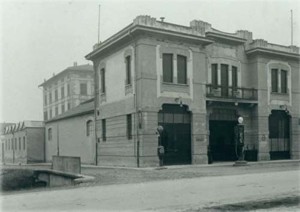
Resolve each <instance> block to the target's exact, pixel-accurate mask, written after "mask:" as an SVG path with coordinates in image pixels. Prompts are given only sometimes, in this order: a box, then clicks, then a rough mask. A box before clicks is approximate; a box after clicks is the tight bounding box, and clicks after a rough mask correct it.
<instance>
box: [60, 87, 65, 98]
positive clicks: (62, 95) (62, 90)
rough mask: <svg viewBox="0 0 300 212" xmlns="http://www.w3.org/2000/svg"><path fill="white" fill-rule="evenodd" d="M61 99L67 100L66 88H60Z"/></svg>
mask: <svg viewBox="0 0 300 212" xmlns="http://www.w3.org/2000/svg"><path fill="white" fill-rule="evenodd" d="M60 93H61V98H62V99H63V98H65V87H61V88H60Z"/></svg>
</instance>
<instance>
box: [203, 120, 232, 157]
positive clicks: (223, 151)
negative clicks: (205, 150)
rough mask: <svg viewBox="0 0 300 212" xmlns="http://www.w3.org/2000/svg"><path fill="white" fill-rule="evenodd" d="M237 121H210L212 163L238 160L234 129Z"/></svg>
mask: <svg viewBox="0 0 300 212" xmlns="http://www.w3.org/2000/svg"><path fill="white" fill-rule="evenodd" d="M236 125H237V122H236V121H210V122H209V131H210V138H209V146H210V152H211V157H212V161H235V160H237V154H236V145H235V134H234V127H235V126H236Z"/></svg>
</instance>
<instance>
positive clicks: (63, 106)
mask: <svg viewBox="0 0 300 212" xmlns="http://www.w3.org/2000/svg"><path fill="white" fill-rule="evenodd" d="M61 112H62V113H64V112H65V104H64V103H63V104H62V105H61Z"/></svg>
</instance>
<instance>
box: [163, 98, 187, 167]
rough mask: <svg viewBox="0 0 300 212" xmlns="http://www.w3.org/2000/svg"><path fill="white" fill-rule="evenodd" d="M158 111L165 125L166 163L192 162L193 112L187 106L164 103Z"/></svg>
mask: <svg viewBox="0 0 300 212" xmlns="http://www.w3.org/2000/svg"><path fill="white" fill-rule="evenodd" d="M162 108H163V109H162V110H161V111H160V112H159V113H158V125H161V126H163V128H164V130H163V133H162V145H163V146H164V149H165V156H164V165H179V164H191V114H190V112H189V111H188V108H187V106H184V105H181V106H180V105H172V104H164V105H163V107H162Z"/></svg>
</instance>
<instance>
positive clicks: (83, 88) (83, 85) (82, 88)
mask: <svg viewBox="0 0 300 212" xmlns="http://www.w3.org/2000/svg"><path fill="white" fill-rule="evenodd" d="M80 95H87V84H86V83H80Z"/></svg>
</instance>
